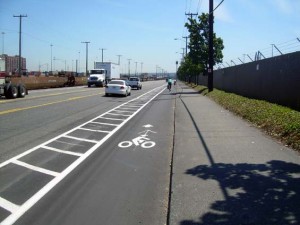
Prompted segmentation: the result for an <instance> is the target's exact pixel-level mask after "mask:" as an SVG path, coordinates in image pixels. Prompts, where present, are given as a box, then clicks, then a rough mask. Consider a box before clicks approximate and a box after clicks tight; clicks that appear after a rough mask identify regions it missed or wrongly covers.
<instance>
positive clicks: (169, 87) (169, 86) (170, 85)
mask: <svg viewBox="0 0 300 225" xmlns="http://www.w3.org/2000/svg"><path fill="white" fill-rule="evenodd" d="M167 88H168V89H169V91H171V88H172V84H170V83H168V87H167Z"/></svg>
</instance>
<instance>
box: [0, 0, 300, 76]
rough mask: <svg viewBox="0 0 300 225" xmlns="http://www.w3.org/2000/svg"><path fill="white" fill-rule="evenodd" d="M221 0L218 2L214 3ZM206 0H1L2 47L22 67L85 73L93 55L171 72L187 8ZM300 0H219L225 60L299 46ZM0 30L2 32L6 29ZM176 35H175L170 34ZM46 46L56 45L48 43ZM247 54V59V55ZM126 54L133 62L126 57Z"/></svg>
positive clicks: (204, 7) (200, 7) (198, 9)
mask: <svg viewBox="0 0 300 225" xmlns="http://www.w3.org/2000/svg"><path fill="white" fill-rule="evenodd" d="M220 2H221V0H215V1H214V6H217V5H218V4H219V3H220ZM208 5H209V0H85V1H83V0H78V1H76V0H0V35H1V36H0V37H1V48H0V49H1V53H2V52H4V53H5V54H8V55H18V54H19V17H14V16H19V15H27V17H23V18H22V56H23V57H25V58H26V60H27V69H28V70H29V71H31V70H34V71H38V70H39V69H41V71H45V70H47V68H48V70H50V67H51V51H52V58H55V60H53V61H52V70H64V69H65V68H66V69H67V70H72V69H73V70H75V65H76V60H78V62H79V63H78V64H79V65H80V66H79V71H80V72H83V71H85V66H86V64H85V61H86V44H84V43H82V42H86V41H88V42H90V43H89V44H88V58H89V60H88V65H89V68H88V69H93V65H94V62H95V61H101V60H102V51H101V50H100V49H102V48H104V49H105V50H103V58H104V59H103V61H105V62H107V61H111V62H114V63H118V59H119V57H118V55H121V57H120V68H121V72H122V73H127V72H128V66H129V62H130V71H131V73H135V71H136V72H137V73H140V72H141V71H142V72H150V73H151V72H156V71H162V70H163V71H165V72H175V71H176V61H178V62H180V60H181V57H182V52H183V49H182V48H184V47H185V39H184V38H182V37H184V36H188V31H187V29H186V28H185V27H184V24H185V23H186V22H187V16H186V15H185V14H186V13H198V14H199V15H200V14H201V13H203V12H204V13H206V12H208V8H209V7H208ZM299 12H300V1H299V0H224V1H223V3H222V4H221V5H220V6H219V7H218V8H217V9H216V10H215V11H214V16H215V20H214V32H215V33H216V35H217V37H220V38H222V39H223V41H224V46H225V48H224V50H223V55H224V58H223V65H224V66H229V65H232V64H233V63H235V64H240V63H241V61H243V62H249V61H250V58H252V59H254V55H255V52H257V51H261V52H262V53H263V55H264V56H265V57H271V56H272V54H273V56H275V55H278V54H280V53H279V51H277V50H276V48H275V47H274V45H275V46H276V47H277V48H278V49H279V50H280V51H281V52H282V53H288V52H293V51H299V50H300V41H298V40H297V38H300V23H299V21H300V13H299ZM3 33H4V34H3ZM174 39H178V40H174ZM51 45H53V46H52V47H51ZM249 57H250V58H249ZM128 59H131V60H128Z"/></svg>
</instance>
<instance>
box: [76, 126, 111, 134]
mask: <svg viewBox="0 0 300 225" xmlns="http://www.w3.org/2000/svg"><path fill="white" fill-rule="evenodd" d="M78 130H87V131H93V132H98V133H109V132H110V131H107V130H93V129H88V128H82V127H80V128H78Z"/></svg>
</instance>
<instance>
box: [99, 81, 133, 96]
mask: <svg viewBox="0 0 300 225" xmlns="http://www.w3.org/2000/svg"><path fill="white" fill-rule="evenodd" d="M105 95H106V96H109V95H123V96H125V97H126V96H128V95H131V87H130V86H129V84H128V83H127V81H125V80H112V81H110V82H109V83H108V84H107V85H106V87H105Z"/></svg>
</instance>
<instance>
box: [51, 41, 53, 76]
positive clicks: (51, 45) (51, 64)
mask: <svg viewBox="0 0 300 225" xmlns="http://www.w3.org/2000/svg"><path fill="white" fill-rule="evenodd" d="M52 47H53V44H51V45H50V48H51V73H52Z"/></svg>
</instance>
